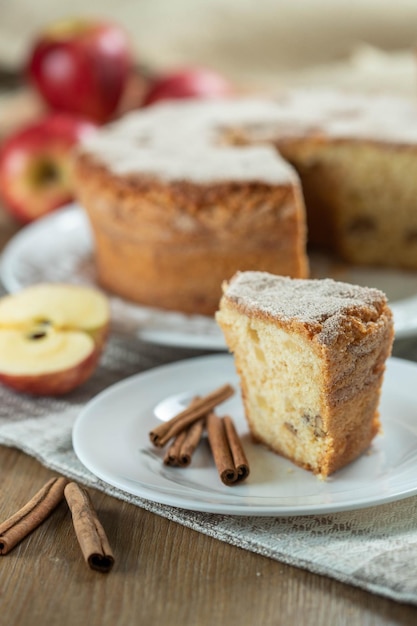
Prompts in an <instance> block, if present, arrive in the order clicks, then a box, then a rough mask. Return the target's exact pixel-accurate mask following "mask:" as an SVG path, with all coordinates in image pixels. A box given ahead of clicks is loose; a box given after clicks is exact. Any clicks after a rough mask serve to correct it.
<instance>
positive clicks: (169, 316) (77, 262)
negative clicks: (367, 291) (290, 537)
mask: <svg viewBox="0 0 417 626" xmlns="http://www.w3.org/2000/svg"><path fill="white" fill-rule="evenodd" d="M92 250H93V241H92V237H91V233H90V228H89V224H88V220H87V218H86V216H85V214H84V212H83V211H82V209H81V208H80V207H79V205H76V204H74V205H71V206H69V207H67V208H64V209H60V210H59V211H56V212H54V213H52V214H50V215H48V216H46V217H44V218H42V219H40V220H38V221H36V222H33V223H32V224H30V225H28V226H26V227H25V228H23V229H22V230H21V231H20V232H19V233H18V234H17V235H15V237H14V238H13V239H12V240H11V241H10V242H9V244H8V245H7V246H6V248H5V250H4V252H3V255H2V261H1V266H0V278H1V280H2V282H3V284H4V286H5V288H6V289H7V290H8V291H10V292H14V291H18V290H19V289H21V288H22V287H26V286H28V285H31V284H33V283H36V282H41V281H48V282H53V281H66V282H78V283H85V284H96V278H95V270H94V263H93V258H92ZM310 261H311V269H312V275H313V276H315V277H317V278H319V277H324V276H330V277H332V278H335V279H336V280H343V281H346V282H351V283H356V284H359V285H367V286H372V287H378V288H379V289H382V290H383V291H384V292H385V293H386V294H387V295H388V297H389V299H390V303H391V306H392V309H393V312H394V321H395V331H396V337H407V336H412V335H415V334H417V272H405V271H396V270H385V269H370V268H359V267H358V268H354V267H351V266H348V265H345V264H342V263H335V262H334V261H333V260H331V259H329V258H328V257H327V256H325V255H322V256H318V255H315V256H314V257H312V258H311V259H310ZM111 304H112V310H113V319H115V320H117V322H118V323H119V325H120V328H121V329H126V330H128V331H129V332H130V331H134V332H136V333H137V334H138V335H139V336H140V337H141V338H142V339H144V340H146V341H151V342H153V343H159V344H165V345H175V346H182V347H190V348H200V349H213V350H224V349H225V347H226V346H225V342H224V339H223V335H222V333H221V331H220V329H219V328H218V326H217V324H216V323H215V321H214V320H213V319H212V318H209V317H205V316H202V315H192V316H190V315H183V314H181V313H175V312H169V311H161V310H158V309H151V308H148V307H141V306H138V305H135V304H132V303H128V302H127V301H125V300H123V299H121V298H117V297H115V296H111Z"/></svg>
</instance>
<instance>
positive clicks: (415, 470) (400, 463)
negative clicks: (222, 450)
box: [73, 355, 417, 516]
mask: <svg viewBox="0 0 417 626" xmlns="http://www.w3.org/2000/svg"><path fill="white" fill-rule="evenodd" d="M416 381H417V364H415V363H411V362H408V361H402V360H399V359H390V360H389V361H388V367H387V372H386V375H385V381H384V386H383V393H382V398H381V405H380V410H381V420H382V424H383V429H384V432H383V434H382V435H379V436H378V437H376V439H375V440H374V443H373V445H372V447H371V449H370V451H369V454H365V455H363V456H362V457H361V458H360V459H358V460H357V461H355V462H353V463H351V464H350V465H349V466H348V467H346V468H344V469H342V470H340V471H339V472H336V473H335V474H334V475H333V476H332V477H330V478H329V479H327V480H325V481H323V480H319V479H318V478H317V477H315V476H314V475H312V474H311V473H310V472H307V471H305V470H303V469H300V468H298V467H296V466H294V465H293V464H292V463H290V462H289V461H287V460H286V459H283V458H281V457H279V456H277V455H276V454H274V453H272V452H270V451H269V450H267V449H266V448H264V447H263V446H260V445H256V444H254V443H252V441H251V439H250V437H249V434H248V428H247V425H246V421H245V419H244V415H243V407H242V403H241V400H240V395H239V390H238V385H237V383H238V381H237V376H236V373H235V369H234V364H233V359H232V358H231V357H230V356H228V355H216V356H209V357H199V358H195V359H189V360H186V361H180V362H178V363H174V364H171V365H166V366H163V367H159V368H156V369H153V370H150V371H148V372H145V373H143V374H139V375H136V376H133V377H131V378H128V379H126V380H124V381H122V382H120V383H117V384H116V385H114V386H112V387H110V388H109V389H107V390H106V391H104V392H102V393H101V394H99V395H98V396H97V397H96V398H95V399H93V400H92V401H91V402H90V403H89V404H88V405H87V406H86V407H85V408H84V410H83V411H82V412H81V414H80V415H79V417H78V419H77V421H76V423H75V426H74V430H73V445H74V450H75V453H76V454H77V456H78V457H79V459H80V460H81V462H82V463H83V464H84V465H85V466H86V467H87V468H88V469H89V470H90V471H91V472H92V473H93V474H95V475H96V476H98V477H99V478H101V479H102V480H104V481H105V482H107V483H109V484H110V485H113V486H115V487H117V488H119V489H122V490H123V491H125V492H127V493H130V494H133V495H136V496H139V497H142V498H145V499H147V500H151V501H154V502H159V503H162V504H168V505H172V506H176V507H180V508H184V509H190V510H196V511H206V512H211V513H222V514H232V515H276V516H287V515H313V514H323V513H329V512H335V511H343V510H353V509H359V508H363V507H367V506H372V505H376V504H382V503H386V502H391V501H393V500H398V499H400V498H405V497H408V496H411V495H414V494H416V493H417V479H416V476H417V410H416V406H417V390H416ZM225 382H230V383H231V384H233V385H234V386H235V387H236V391H237V393H236V394H235V396H233V397H232V398H231V399H229V400H228V401H227V402H225V403H224V404H223V405H221V407H219V409H218V413H219V414H222V413H223V412H224V413H228V414H229V415H231V416H232V417H233V419H234V421H235V423H236V426H237V429H238V432H239V433H240V435H241V437H242V440H243V443H244V446H245V450H246V453H247V456H248V459H249V462H250V467H251V474H250V476H249V478H248V479H247V481H245V482H244V483H243V484H239V485H236V486H233V487H226V486H225V485H223V484H222V483H221V481H220V479H219V477H218V474H217V470H216V468H215V466H214V462H213V460H212V458H211V454H210V452H209V448H208V444H207V442H206V441H204V442H202V444H200V446H199V448H198V449H197V451H196V453H195V456H194V459H193V462H192V465H191V466H189V467H187V468H185V469H180V468H172V467H166V466H165V465H164V464H163V461H162V459H163V454H164V451H163V450H160V449H158V448H155V447H154V446H153V445H152V444H151V443H150V441H149V431H150V430H151V429H152V428H153V427H154V426H155V424H157V423H158V421H157V418H156V417H155V415H154V409H155V407H156V406H157V405H158V404H159V403H160V402H161V401H162V400H164V399H165V398H168V397H170V396H172V395H177V394H179V393H181V392H188V393H190V394H192V395H194V394H202V393H205V392H208V391H210V390H213V389H215V388H216V387H219V386H220V385H222V384H224V383H225Z"/></svg>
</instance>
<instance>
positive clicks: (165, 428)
mask: <svg viewBox="0 0 417 626" xmlns="http://www.w3.org/2000/svg"><path fill="white" fill-rule="evenodd" d="M234 392H235V390H234V389H233V387H232V386H231V385H223V386H222V387H219V388H218V389H216V390H215V391H212V392H211V393H209V394H208V395H206V396H202V397H201V398H200V399H199V400H197V401H196V402H195V403H194V402H193V403H192V404H190V406H189V407H187V408H186V409H184V411H181V412H180V413H178V415H176V416H175V417H173V418H172V419H170V420H168V421H167V422H163V423H162V424H160V425H159V426H157V427H156V428H154V429H153V430H152V431H151V432H150V433H149V437H150V440H151V441H152V443H153V444H154V445H155V446H158V447H161V448H162V447H163V446H164V445H165V444H166V443H167V442H168V441H169V440H170V439H172V438H173V437H175V436H176V435H178V433H180V432H181V431H182V430H184V429H185V428H187V427H188V426H190V424H192V423H193V422H195V421H196V420H198V419H199V418H200V417H203V415H206V414H207V413H208V412H209V411H211V410H212V409H214V407H216V406H217V405H218V404H220V403H221V402H224V401H225V400H227V398H230V396H232V395H233V394H234Z"/></svg>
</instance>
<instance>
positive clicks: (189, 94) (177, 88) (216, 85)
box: [143, 68, 234, 106]
mask: <svg viewBox="0 0 417 626" xmlns="http://www.w3.org/2000/svg"><path fill="white" fill-rule="evenodd" d="M233 91H234V90H233V87H232V85H231V83H230V82H229V81H227V80H226V79H225V78H224V77H223V76H221V75H220V74H218V73H217V72H214V71H213V70H210V69H206V68H188V69H183V70H178V71H176V72H170V73H168V74H165V75H161V76H159V77H157V78H156V79H155V80H154V81H153V82H152V83H151V85H150V87H149V89H148V91H147V93H146V94H145V96H144V99H143V106H148V105H150V104H154V103H155V102H158V101H159V100H170V99H182V98H225V97H229V96H231V95H232V94H233Z"/></svg>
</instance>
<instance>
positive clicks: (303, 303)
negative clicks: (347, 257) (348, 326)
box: [225, 272, 387, 343]
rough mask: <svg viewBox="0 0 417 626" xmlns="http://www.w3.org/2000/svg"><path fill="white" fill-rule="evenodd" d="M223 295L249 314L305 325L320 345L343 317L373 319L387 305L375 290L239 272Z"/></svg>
mask: <svg viewBox="0 0 417 626" xmlns="http://www.w3.org/2000/svg"><path fill="white" fill-rule="evenodd" d="M225 296H226V298H227V299H229V300H231V301H233V302H235V303H236V304H237V305H238V306H239V307H241V308H242V309H243V310H244V311H245V312H247V313H248V314H249V315H250V314H251V313H257V312H258V313H259V312H260V313H262V314H264V315H265V316H266V317H268V318H272V319H276V320H280V321H283V322H291V321H292V320H297V321H298V322H300V323H302V324H305V325H306V326H308V327H309V328H310V330H311V331H312V332H313V333H315V334H316V335H317V338H318V340H319V341H321V342H322V343H329V342H331V341H333V340H334V338H335V337H336V336H337V333H338V332H339V331H340V328H341V324H342V322H343V320H344V319H345V317H346V314H352V313H353V312H355V313H354V314H355V315H356V316H357V317H361V315H365V316H366V317H367V318H369V317H372V318H374V319H377V318H378V316H379V312H378V311H380V310H381V307H382V306H384V305H385V303H386V302H387V298H386V296H385V294H384V293H383V292H382V291H380V290H379V289H374V288H369V287H361V286H358V285H351V284H348V283H342V282H338V281H335V280H333V279H331V278H326V279H297V278H294V279H292V278H287V277H283V276H276V275H273V274H269V273H267V272H239V273H237V274H236V275H235V276H234V277H233V278H232V280H231V281H230V283H229V285H228V287H227V289H226V292H225Z"/></svg>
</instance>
